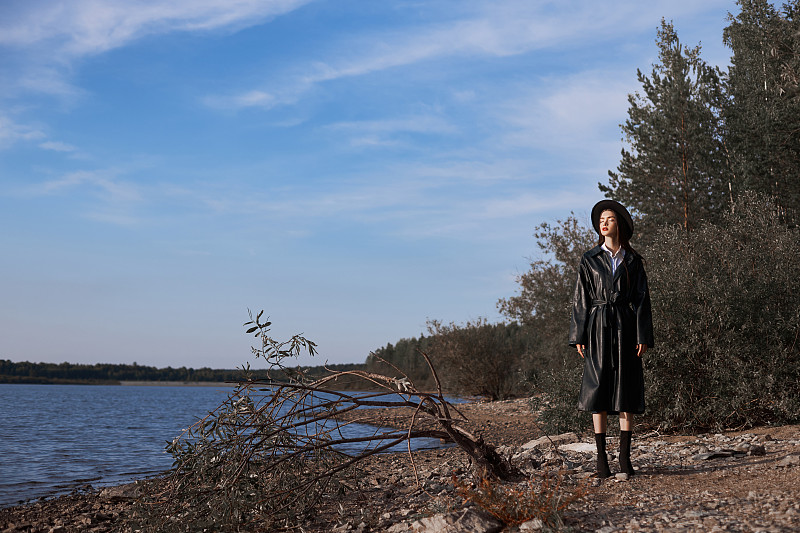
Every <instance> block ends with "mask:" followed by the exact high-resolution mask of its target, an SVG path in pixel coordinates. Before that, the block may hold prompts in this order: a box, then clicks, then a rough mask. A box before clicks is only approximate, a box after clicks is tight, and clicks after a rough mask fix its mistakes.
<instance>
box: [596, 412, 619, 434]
mask: <svg viewBox="0 0 800 533" xmlns="http://www.w3.org/2000/svg"><path fill="white" fill-rule="evenodd" d="M625 414H627V413H625ZM621 420H622V415H621V414H620V421H621ZM607 421H608V414H607V413H606V412H605V411H601V412H599V413H592V423H593V424H594V432H595V433H605V432H606V423H607ZM620 423H622V422H620Z"/></svg>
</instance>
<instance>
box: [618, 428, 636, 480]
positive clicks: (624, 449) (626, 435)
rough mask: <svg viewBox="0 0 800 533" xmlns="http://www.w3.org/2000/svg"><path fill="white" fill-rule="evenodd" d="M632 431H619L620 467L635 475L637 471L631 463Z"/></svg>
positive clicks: (630, 474)
mask: <svg viewBox="0 0 800 533" xmlns="http://www.w3.org/2000/svg"><path fill="white" fill-rule="evenodd" d="M632 435H633V432H631V431H620V432H619V468H620V470H621V471H623V472H625V473H626V474H628V475H629V476H632V475H634V474H635V473H636V472H634V470H633V465H632V464H631V436H632Z"/></svg>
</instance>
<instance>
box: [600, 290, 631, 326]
mask: <svg viewBox="0 0 800 533" xmlns="http://www.w3.org/2000/svg"><path fill="white" fill-rule="evenodd" d="M626 303H627V300H626V299H625V298H623V297H620V296H618V297H616V298H611V299H607V300H592V307H600V308H601V309H600V312H601V313H602V317H603V327H604V328H607V327H609V326H610V325H611V324H614V325H616V324H617V307H618V306H624V305H625V304H626ZM610 315H611V316H610ZM612 318H613V322H612V321H611V319H612Z"/></svg>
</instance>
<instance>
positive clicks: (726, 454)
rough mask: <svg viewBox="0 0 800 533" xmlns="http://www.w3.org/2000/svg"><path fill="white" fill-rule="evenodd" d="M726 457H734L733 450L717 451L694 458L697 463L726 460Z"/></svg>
mask: <svg viewBox="0 0 800 533" xmlns="http://www.w3.org/2000/svg"><path fill="white" fill-rule="evenodd" d="M726 457H733V452H732V451H731V450H717V451H714V452H706V453H698V454H697V455H695V456H693V457H692V459H694V460H695V461H708V460H709V459H724V458H726Z"/></svg>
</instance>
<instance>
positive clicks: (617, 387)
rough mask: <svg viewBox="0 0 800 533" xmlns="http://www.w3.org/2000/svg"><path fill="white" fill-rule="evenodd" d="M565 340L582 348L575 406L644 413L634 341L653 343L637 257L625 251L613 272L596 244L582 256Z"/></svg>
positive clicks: (644, 282) (642, 273) (646, 294)
mask: <svg viewBox="0 0 800 533" xmlns="http://www.w3.org/2000/svg"><path fill="white" fill-rule="evenodd" d="M569 344H570V345H571V346H575V345H577V344H583V345H585V346H586V350H585V351H584V356H585V357H584V367H583V382H582V383H581V393H580V398H579V400H578V409H580V410H583V411H594V412H599V411H606V412H608V413H612V414H616V413H619V412H628V413H643V412H644V375H643V372H642V360H641V358H640V357H638V356H637V355H636V345H637V344H646V345H647V346H648V347H652V346H653V318H652V314H651V311H650V292H649V290H648V288H647V275H646V274H645V271H644V264H643V262H642V258H641V256H639V255H638V254H631V253H627V254H625V257H624V259H623V260H622V263H621V264H620V265H619V266H618V267H617V270H616V272H615V273H614V275H613V276H612V275H611V259H610V257H609V256H608V253H606V252H604V251H603V249H602V248H601V247H600V246H596V247H594V248H592V249H591V250H589V251H588V252H586V253H585V254H583V257H582V258H581V264H580V267H579V269H578V281H577V283H576V284H575V294H574V296H573V298H572V320H571V321H570V326H569Z"/></svg>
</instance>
